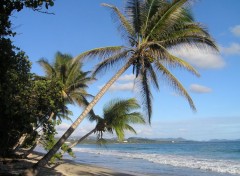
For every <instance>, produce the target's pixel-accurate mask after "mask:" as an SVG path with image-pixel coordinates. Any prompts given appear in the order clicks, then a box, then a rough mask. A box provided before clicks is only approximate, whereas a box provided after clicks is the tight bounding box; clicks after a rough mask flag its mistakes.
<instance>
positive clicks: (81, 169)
mask: <svg viewBox="0 0 240 176" xmlns="http://www.w3.org/2000/svg"><path fill="white" fill-rule="evenodd" d="M42 155H43V153H40V152H33V153H32V154H30V155H29V156H28V158H27V159H9V158H4V159H3V158H0V175H6V176H7V175H19V174H20V173H22V172H23V171H24V170H26V169H27V168H30V167H31V166H32V165H33V164H34V163H36V162H37V161H38V160H39V159H40V158H41V157H42ZM37 175H39V176H41V175H48V176H78V175H83V176H84V175H85V176H88V175H91V176H95V175H96V176H136V175H134V174H133V173H127V172H119V171H115V170H112V169H109V168H104V167H100V166H97V165H91V164H85V163H76V162H74V161H71V160H68V159H63V160H61V161H60V162H59V163H57V164H56V165H53V167H49V166H45V167H41V168H40V169H39V172H38V174H37Z"/></svg>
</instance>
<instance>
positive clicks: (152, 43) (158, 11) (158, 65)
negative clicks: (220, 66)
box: [34, 0, 217, 168]
mask: <svg viewBox="0 0 240 176" xmlns="http://www.w3.org/2000/svg"><path fill="white" fill-rule="evenodd" d="M187 5H188V0H127V3H126V6H125V14H122V13H121V12H120V10H119V9H118V8H117V7H115V6H112V5H109V4H103V6H105V7H108V8H109V9H110V10H111V11H112V12H113V14H115V16H116V17H117V21H118V23H119V28H118V29H119V30H120V31H121V33H122V36H123V38H125V39H126V42H127V44H128V45H127V46H109V47H103V48H96V49H93V50H90V51H86V52H84V53H82V54H80V55H79V56H78V57H76V58H75V63H78V62H79V61H80V60H82V59H84V58H95V57H100V58H101V59H102V62H100V63H99V64H98V65H97V67H96V69H95V71H94V72H93V73H94V74H93V75H96V74H98V73H100V72H102V71H106V69H108V68H111V66H112V65H121V63H123V64H124V65H123V66H122V67H121V68H120V69H119V71H118V72H117V73H116V74H115V75H114V76H113V77H112V78H111V79H110V81H109V82H107V84H106V85H105V86H104V87H103V88H102V89H101V90H100V92H99V93H98V94H97V95H96V96H95V97H94V98H93V100H92V102H90V104H89V105H88V106H87V108H86V109H85V110H84V111H83V112H82V114H81V115H80V116H79V117H78V118H77V120H76V121H75V122H74V123H73V124H72V125H71V126H70V128H69V129H68V130H67V131H66V132H65V133H64V135H63V136H62V137H61V138H60V139H59V141H58V142H57V143H56V145H55V146H54V147H53V148H52V149H51V150H50V151H49V152H48V153H47V154H46V155H45V156H44V157H43V158H42V159H41V160H40V161H39V162H38V163H37V164H36V165H35V166H34V167H35V168H37V167H38V166H43V165H45V164H46V163H47V162H48V160H49V159H50V158H51V156H52V155H53V154H54V153H56V152H57V150H58V149H59V148H60V147H61V145H62V144H63V143H64V142H65V141H66V139H67V138H68V137H69V136H70V135H71V134H72V133H73V131H74V130H75V129H76V128H77V126H78V125H79V124H80V123H81V121H82V120H83V119H84V118H85V116H86V115H87V114H88V112H89V111H90V110H91V109H92V108H93V106H94V105H95V104H96V103H97V102H98V100H99V99H100V98H101V97H102V96H103V95H104V93H105V92H106V91H107V90H108V89H109V87H110V86H111V85H112V84H113V83H114V82H115V81H116V80H117V79H118V78H119V77H120V76H121V75H122V74H123V73H124V72H125V71H126V70H127V69H128V68H129V67H130V66H132V68H133V72H134V73H135V74H136V77H137V78H138V80H139V85H140V90H141V95H142V99H143V108H144V110H145V112H146V114H147V116H148V119H149V121H150V119H151V114H152V110H151V109H152V105H151V99H152V96H151V91H150V83H151V84H152V85H153V86H155V87H156V88H159V84H158V78H159V77H160V76H161V77H163V78H165V79H166V80H167V81H168V82H169V83H170V85H171V86H173V87H174V88H175V90H176V91H177V92H178V93H179V94H180V95H182V96H183V97H185V98H186V99H187V101H188V102H189V105H190V107H191V108H192V109H193V110H196V108H195V106H194V103H193V101H192V99H191V97H190V96H189V94H188V93H187V91H186V90H185V88H184V87H183V85H182V84H181V83H180V82H179V81H178V79H177V78H176V77H175V76H174V75H173V74H172V73H171V72H170V71H169V69H168V68H169V67H180V68H183V69H185V70H187V71H189V72H191V73H193V74H194V75H197V76H199V74H198V72H197V71H196V70H195V69H194V68H193V67H192V66H191V65H190V64H189V63H187V62H186V61H185V60H183V59H181V58H178V57H176V56H174V55H172V54H171V52H170V49H175V48H176V47H179V46H181V45H185V46H186V45H188V46H190V47H189V48H188V49H191V46H194V47H198V48H199V49H206V48H210V49H213V50H217V46H216V45H215V42H214V41H213V39H212V38H211V36H210V35H209V34H208V32H207V31H206V30H205V29H204V28H203V27H202V26H201V25H200V24H199V23H196V22H194V19H193V17H192V15H191V13H190V11H189V9H188V8H187Z"/></svg>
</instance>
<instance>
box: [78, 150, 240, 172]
mask: <svg viewBox="0 0 240 176" xmlns="http://www.w3.org/2000/svg"><path fill="white" fill-rule="evenodd" d="M74 151H75V152H84V153H86V152H87V153H92V154H98V155H108V156H109V155H110V156H117V157H120V158H126V157H127V158H132V159H144V160H147V161H150V162H153V163H158V164H165V165H171V166H175V167H187V168H193V169H202V170H207V171H213V172H219V173H229V174H240V162H239V161H234V160H215V159H203V158H195V157H192V156H179V155H164V154H147V153H128V152H121V151H117V150H95V149H86V148H74Z"/></svg>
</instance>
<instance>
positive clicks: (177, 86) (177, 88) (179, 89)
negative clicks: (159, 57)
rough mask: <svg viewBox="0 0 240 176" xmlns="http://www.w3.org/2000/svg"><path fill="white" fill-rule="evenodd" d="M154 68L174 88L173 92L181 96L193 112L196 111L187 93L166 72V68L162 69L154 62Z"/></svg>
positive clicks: (174, 78)
mask: <svg viewBox="0 0 240 176" xmlns="http://www.w3.org/2000/svg"><path fill="white" fill-rule="evenodd" d="M155 64H156V67H157V68H158V70H159V71H160V72H161V73H162V75H163V76H164V77H165V78H166V79H167V80H168V82H169V83H170V85H171V86H172V87H173V88H175V90H176V91H177V92H178V93H179V94H180V95H182V96H184V97H185V98H186V99H187V101H188V103H189V105H190V107H191V108H192V110H193V111H196V107H195V105H194V103H193V101H192V99H191V97H190V96H189V94H188V92H187V91H186V90H185V88H184V87H183V85H182V84H181V83H180V82H179V81H178V80H177V78H176V77H175V76H174V75H172V74H171V72H170V71H168V69H167V68H166V67H164V66H163V65H162V64H161V63H160V62H156V63H155Z"/></svg>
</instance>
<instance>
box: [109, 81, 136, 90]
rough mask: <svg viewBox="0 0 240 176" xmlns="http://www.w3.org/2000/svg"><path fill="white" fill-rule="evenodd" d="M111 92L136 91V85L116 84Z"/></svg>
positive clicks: (129, 83) (111, 88) (131, 83)
mask: <svg viewBox="0 0 240 176" xmlns="http://www.w3.org/2000/svg"><path fill="white" fill-rule="evenodd" d="M109 90H110V91H133V90H134V83H133V82H128V83H114V84H113V85H112V86H111V87H110V89H109Z"/></svg>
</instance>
